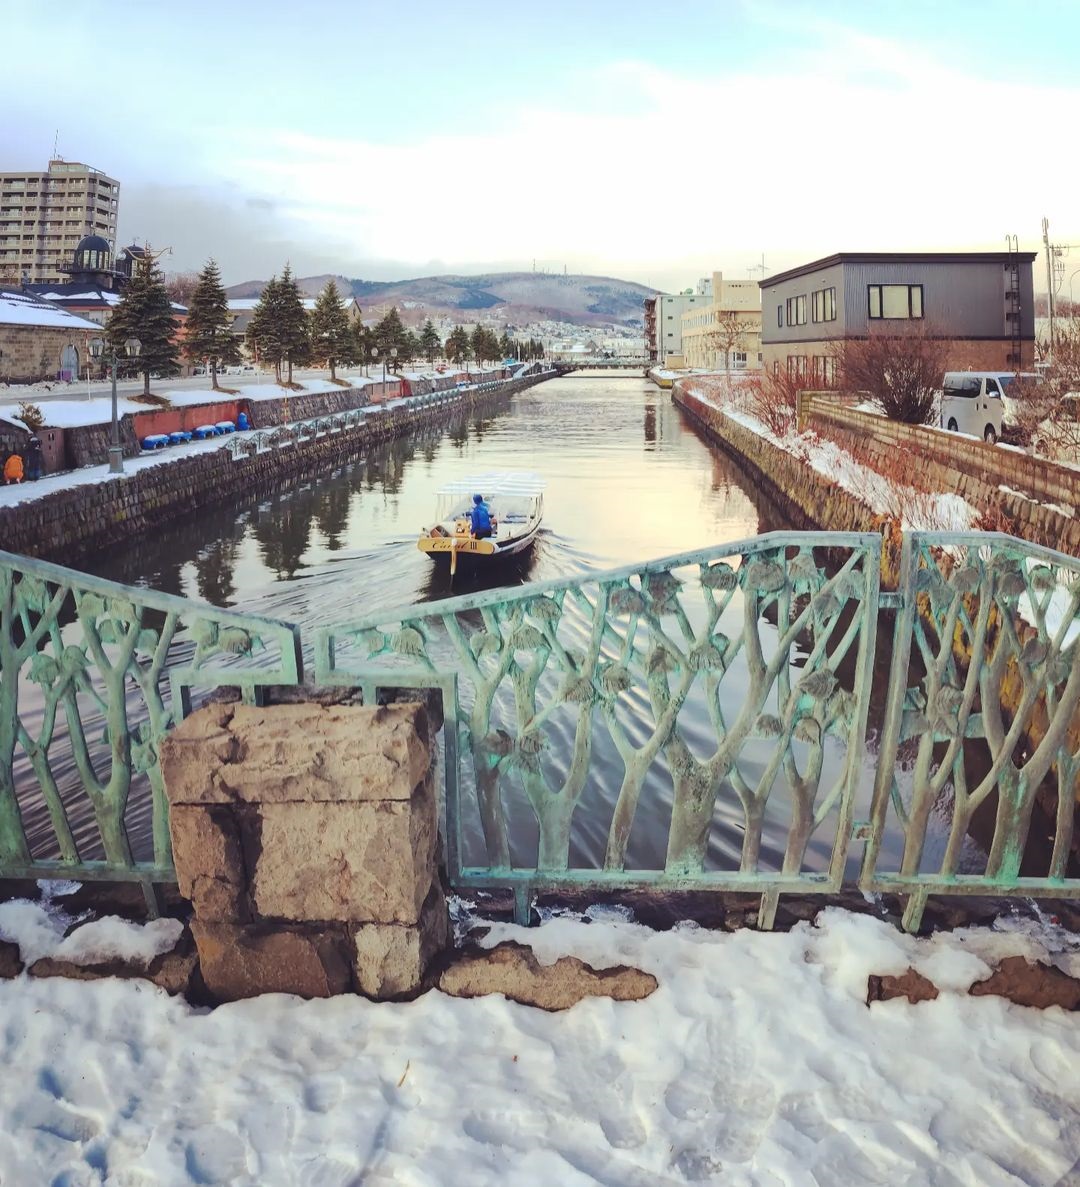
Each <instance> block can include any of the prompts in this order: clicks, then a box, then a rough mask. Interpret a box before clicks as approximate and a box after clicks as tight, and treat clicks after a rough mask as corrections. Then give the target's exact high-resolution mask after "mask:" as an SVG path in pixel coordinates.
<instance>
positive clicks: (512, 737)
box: [0, 418, 1080, 929]
mask: <svg viewBox="0 0 1080 1187" xmlns="http://www.w3.org/2000/svg"><path fill="white" fill-rule="evenodd" d="M332 421H333V418H323V420H322V421H321V422H320V425H321V427H320V425H315V424H313V425H312V429H311V431H312V432H317V431H322V432H330V431H334V426H333V424H332V423H328V422H332ZM880 571H881V541H880V539H879V538H878V537H877V536H875V535H861V534H834V533H773V534H770V535H767V536H762V537H759V538H756V539H753V540H746V541H741V542H738V543H735V544H729V545H724V546H720V547H716V548H710V549H704V550H701V551H698V552H692V553H686V554H682V555H679V556H675V557H669V558H666V559H664V560H659V561H653V562H649V563H646V564H641V565H635V566H631V567H627V568H623V569H619V570H615V571H612V572H606V573H586V574H582V575H579V576H576V577H572V578H568V579H565V580H560V581H552V582H544V583H540V584H536V585H531V586H524V587H520V588H513V589H498V590H492V591H490V592H487V593H482V594H477V595H471V596H466V597H459V598H453V599H449V600H447V601H443V602H438V603H433V604H428V605H423V606H417V607H413V608H411V609H409V610H407V611H405V612H400V611H397V612H395V611H388V612H384V613H380V614H376V615H373V616H371V617H369V618H365V619H361V620H359V621H356V622H353V623H349V624H345V625H343V626H335V627H327V628H322V629H319V630H318V631H316V632H315V636H314V651H315V677H316V682H317V683H320V684H348V685H357V686H359V687H361V688H362V690H363V693H364V699H365V700H366V701H374V700H375V699H376V698H377V697H378V696H379V693H380V689H392V688H410V687H414V688H425V687H428V688H437V689H440V690H441V692H442V699H443V718H444V725H443V731H442V738H443V751H444V763H443V766H444V779H445V813H446V820H445V836H446V858H447V867H448V872H449V875H450V879H451V882H452V884H453V885H455V886H457V887H459V888H462V889H469V888H480V887H489V888H506V887H510V888H512V889H513V890H514V893H515V899H516V903H517V905H518V910H519V914H520V915H521V917H522V918H526V917H528V912H529V904H530V901H531V897H532V896H533V895H534V894H535V893H537V892H541V891H544V890H550V889H559V888H573V889H583V888H593V889H603V888H605V887H612V888H615V887H633V886H655V887H659V888H671V889H680V888H698V889H705V888H712V889H729V890H741V891H751V892H753V893H755V894H757V895H759V896H760V908H759V922H760V924H761V925H762V926H769V925H770V924H771V923H772V921H773V918H774V915H775V911H776V907H777V902H778V897H779V895H780V894H782V893H795V892H802V893H826V892H830V891H835V890H837V889H839V887H840V886H841V885H842V884H843V883H844V881H845V879H847V880H849V881H854V882H857V884H858V885H859V886H860V887H861V888H862V889H863V890H864V891H866V892H868V893H887V894H898V895H900V896H902V897H903V898H905V899H906V911H905V915H904V923H905V925H906V926H907V927H909V928H913V929H914V928H917V927H918V926H919V923H920V920H921V917H922V914H923V911H924V908H925V905H926V901H927V898H928V896H929V895H931V894H935V895H937V894H984V895H985V894H992V895H1025V896H1040V895H1042V896H1055V897H1077V896H1080V878H1078V877H1077V876H1076V867H1075V861H1076V853H1075V848H1076V846H1075V839H1074V831H1073V830H1074V819H1075V813H1076V807H1077V794H1078V790H1080V725H1078V718H1080V714H1078V712H1077V710H1078V707H1080V561H1077V560H1075V559H1073V558H1070V557H1066V556H1063V555H1061V554H1059V553H1055V552H1053V551H1051V550H1049V549H1045V548H1039V547H1037V546H1034V545H1028V544H1026V543H1023V542H1021V541H1018V540H1014V539H1011V538H1009V537H1005V536H1000V535H994V534H979V533H969V534H960V535H955V534H952V535H941V534H937V535H929V534H918V533H916V534H910V535H907V536H905V538H904V544H903V550H902V555H901V561H900V577H899V582H898V588H897V590H896V592H891V593H882V592H881V591H880V589H879V574H880ZM889 632H891V635H892V646H891V650H890V649H885V648H882V649H881V650H882V654H881V655H880V656H879V657H878V662H877V664H876V666H875V650H876V649H877V647H878V645H879V641H881V640H884V639H886V638H887V637H888V634H889ZM301 676H302V663H301V656H300V637H299V631H298V630H297V628H295V627H293V626H291V625H289V624H286V623H279V622H273V621H271V620H267V619H262V618H254V617H252V616H249V615H241V614H237V613H234V612H231V611H224V610H218V609H215V608H214V607H211V606H206V605H201V604H199V603H195V602H189V601H186V600H184V599H181V598H175V597H171V596H169V595H163V594H156V593H151V592H149V591H146V590H142V589H133V588H128V587H125V586H120V585H116V584H114V583H111V582H107V581H102V580H99V579H97V578H92V577H88V576H86V575H84V574H80V573H76V572H73V571H70V570H67V569H63V568H61V567H60V566H56V565H48V564H43V563H41V562H37V561H31V560H27V559H25V558H21V557H15V556H11V555H9V554H6V553H0V877H80V878H115V879H128V880H136V881H140V882H142V884H143V886H144V887H145V888H146V889H147V893H148V896H149V894H150V888H151V887H152V885H153V883H154V882H156V881H165V880H171V878H172V868H171V855H170V852H169V834H168V827H167V804H166V800H165V795H164V789H163V787H162V785H161V776H160V771H159V769H158V765H157V748H158V745H159V743H160V741H161V738H162V737H163V736H164V734H165V733H166V732H167V731H168V729H169V728H170V727H171V726H172V725H173V724H174V723H175V721H176V720H178V718H179V717H180V716H182V715H183V714H184V713H186V712H187V711H188V709H189V706H190V696H191V690H192V689H194V688H204V689H208V690H209V689H212V688H214V687H216V686H219V685H230V686H234V687H237V688H239V689H240V691H241V694H242V695H243V696H244V697H245V698H247V699H252V698H253V697H254V696H255V695H256V693H257V690H258V688H259V686H260V685H264V684H294V683H297V682H298V681H299V680H300V679H301ZM875 693H876V694H877V695H875ZM882 703H883V709H882V708H881V706H882ZM875 706H876V707H877V708H876V709H875V708H874V707H875ZM872 713H873V714H874V716H873V718H871V714H872ZM95 731H99V733H95ZM870 767H872V768H873V769H872V770H870V769H869V768H870ZM140 781H141V784H140ZM137 785H139V790H138V791H137V793H136V792H133V788H136V786H137ZM133 795H135V796H136V798H138V797H141V802H142V804H143V810H145V811H146V812H147V813H148V815H149V820H150V825H151V827H150V836H151V840H152V849H153V853H152V858H151V859H150V860H136V859H135V858H134V857H133V850H132V845H131V842H130V840H129V829H128V820H127V817H128V814H129V812H130V801H131V800H132V798H133ZM1037 804H1041V807H1040V808H1039V811H1040V812H1041V813H1042V815H1041V816H1040V821H1045V822H1046V829H1045V831H1046V832H1048V833H1049V836H1043V835H1042V833H1040V834H1039V835H1038V836H1033V835H1032V830H1031V823H1032V819H1033V813H1034V812H1035V811H1036V805H1037ZM976 838H977V839H976ZM853 840H855V841H858V842H863V843H864V847H863V850H862V853H861V855H860V854H855V853H852V852H851V850H852V844H851V843H852V841H853ZM90 849H93V850H94V855H93V856H87V853H88V852H89V850H90ZM600 853H602V854H603V857H602V859H596V860H594V859H593V858H592V857H590V856H589V855H590V854H600ZM860 857H861V866H860V868H859V870H858V871H857V872H856V870H855V863H856V862H857V860H858V859H859V858H860Z"/></svg>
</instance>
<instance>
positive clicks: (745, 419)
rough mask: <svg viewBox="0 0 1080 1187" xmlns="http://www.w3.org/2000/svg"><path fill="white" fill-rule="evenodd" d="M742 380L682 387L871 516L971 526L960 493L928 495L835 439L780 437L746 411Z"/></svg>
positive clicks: (970, 510)
mask: <svg viewBox="0 0 1080 1187" xmlns="http://www.w3.org/2000/svg"><path fill="white" fill-rule="evenodd" d="M743 378H744V377H742V376H733V377H730V378H729V377H727V376H706V377H704V380H705V381H704V382H703V381H701V380H699V381H696V382H691V383H688V384H687V385H686V390H687V391H688V392H689V393H690V394H691V395H693V396H695V397H696V398H697V399H699V400H701V401H702V402H704V403H706V404H708V405H710V406H711V407H713V408H716V409H717V411H719V412H722V413H723V414H724V415H725V416H726V417H728V418H729V419H731V420H733V421H735V422H736V423H737V424H740V425H742V426H743V427H744V428H747V429H749V430H750V431H751V432H753V433H756V434H757V435H758V436H760V437H764V438H765V439H766V440H768V441H771V442H772V443H773V444H774V445H776V446H777V447H778V448H780V449H783V450H784V451H785V452H787V453H790V454H792V455H793V456H794V457H797V458H799V459H800V461H803V462H805V463H806V465H808V466H809V467H810V468H811V469H813V470H816V471H817V472H818V473H819V474H821V475H822V476H823V477H825V478H828V479H829V480H830V481H832V482H835V483H836V485H837V486H839V487H840V488H841V489H842V490H846V491H847V492H848V493H849V494H853V495H855V497H856V498H858V499H861V500H862V502H863V503H865V504H866V505H867V506H868V507H869V508H870V510H871V511H873V512H874V513H875V514H876V515H887V516H889V517H890V518H892V519H895V520H897V521H898V522H899V523H900V526H901V528H903V530H905V531H915V532H965V531H970V530H971V529H972V528H973V527H974V525H975V523H976V521H977V519H978V514H979V512H978V509H977V508H976V507H973V506H972V505H971V504H970V503H969V502H968V501H967V500H966V499H964V498H963V497H961V496H960V495H957V494H947V493H928V492H926V491H922V490H918V489H917V488H915V487H911V486H905V485H903V484H902V483H898V482H896V481H894V480H893V479H890V478H887V477H885V476H884V475H882V474H880V473H878V471H877V470H875V469H873V468H872V467H870V466H867V465H865V464H864V463H863V462H860V461H858V460H856V458H854V457H853V456H852V455H851V454H850V453H848V451H847V450H846V449H843V448H841V447H840V446H839V445H837V444H836V443H835V442H833V441H829V440H826V439H825V438H822V437H818V436H817V435H816V434H814V433H798V432H796V431H795V429H794V428H792V429H791V430H790V431H789V432H788V433H786V434H785V435H784V436H782V437H779V436H777V435H776V434H775V433H773V432H771V431H770V430H769V428H768V427H767V426H766V425H764V424H762V422H761V421H760V420H759V419H758V418H757V417H756V416H754V414H753V413H752V412H751V411H749V410H748V406H747V404H746V401H745V400H744V399H742V398H741V393H739V391H738V383H739V380H741V379H743ZM710 380H714V381H715V380H720V381H721V382H720V383H717V382H709V381H710Z"/></svg>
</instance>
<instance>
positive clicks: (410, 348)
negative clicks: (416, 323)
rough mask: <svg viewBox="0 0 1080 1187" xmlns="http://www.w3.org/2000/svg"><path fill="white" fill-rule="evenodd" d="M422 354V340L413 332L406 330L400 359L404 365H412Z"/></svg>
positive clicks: (399, 352) (399, 355)
mask: <svg viewBox="0 0 1080 1187" xmlns="http://www.w3.org/2000/svg"><path fill="white" fill-rule="evenodd" d="M422 353H423V347H422V346H421V345H420V339H419V338H418V337H417V336H416V334H414V333H413V332H412V330H406V331H405V333H404V334H403V335H402V339H401V346H400V348H399V349H398V359H399V360H400V361H401V362H403V363H411V362H412V361H413V359H418V358H419V357H420V355H421V354H422Z"/></svg>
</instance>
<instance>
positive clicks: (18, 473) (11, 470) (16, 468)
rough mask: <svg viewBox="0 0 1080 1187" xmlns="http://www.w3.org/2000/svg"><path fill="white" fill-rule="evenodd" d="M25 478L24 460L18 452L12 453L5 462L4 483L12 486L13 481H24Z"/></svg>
mask: <svg viewBox="0 0 1080 1187" xmlns="http://www.w3.org/2000/svg"><path fill="white" fill-rule="evenodd" d="M22 480H23V460H22V458H21V457H19V455H18V454H17V453H13V454H11V456H10V457H9V458H8V460H7V461H6V462H4V485H5V486H11V485H12V483H15V482H22Z"/></svg>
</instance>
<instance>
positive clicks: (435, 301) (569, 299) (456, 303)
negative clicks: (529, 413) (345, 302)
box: [226, 272, 654, 326]
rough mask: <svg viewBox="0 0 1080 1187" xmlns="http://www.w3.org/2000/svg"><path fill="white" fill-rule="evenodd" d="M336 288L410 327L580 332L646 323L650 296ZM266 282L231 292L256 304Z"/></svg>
mask: <svg viewBox="0 0 1080 1187" xmlns="http://www.w3.org/2000/svg"><path fill="white" fill-rule="evenodd" d="M329 279H330V276H329V275H323V276H306V277H303V278H302V279H301V280H300V282H299V283H300V287H301V289H302V290H303V292H304V293H305V294H307V295H309V296H315V295H316V294H318V292H319V291H320V290H321V289H322V288H323V286H324V285H325V284H326V282H327V281H328V280H329ZM333 279H334V280H336V281H337V284H338V288H339V289H341V291H342V293H343V294H345V295H351V296H353V297H355V298H356V299H357V301H359V303H360V305H361V307H362V308H363V309H364V310H365V313H367V312H370V313H371V315H373V316H374V315H379V313H380V311H385V310H386V309H389V308H390V306H391V305H396V306H397V307H398V309H399V310H400V311H401V314H402V316H403V318H404V319H405V320H406V321H409V322H416V321H422V320H423V319H424V318H426V317H448V318H451V319H458V320H462V321H470V320H475V319H476V318H477V317H478V316H479V315H481V314H484V315H486V316H488V317H495V318H497V319H499V320H501V321H506V322H509V323H512V324H524V323H526V322H532V321H543V320H551V321H564V322H573V323H576V324H578V325H587V326H588V325H596V326H599V325H612V324H614V325H624V326H636V325H640V324H641V320H642V307H641V303H642V301H643V300H644V298H645V297H648V296H651V295H652V293H653V292H654V290H653V289H650V288H646V287H645V286H644V285H641V284H634V283H633V282H632V281H627V280H617V279H615V278H614V277H610V276H580V275H563V276H560V275H554V274H550V273H546V272H493V273H488V274H486V275H482V276H421V277H416V278H414V279H412V280H352V279H349V278H348V277H345V276H335V277H334V278H333ZM264 284H265V281H261V280H249V281H246V282H245V283H243V284H234V285H233V286H232V287H231V288H229V289H228V290H226V291H227V292H228V294H229V296H230V297H257V296H258V295H259V294H260V293H261V292H262V289H263V285H264Z"/></svg>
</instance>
